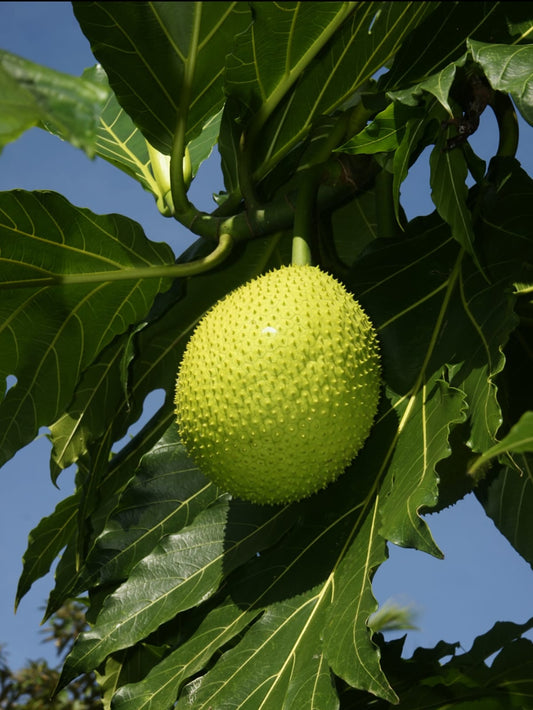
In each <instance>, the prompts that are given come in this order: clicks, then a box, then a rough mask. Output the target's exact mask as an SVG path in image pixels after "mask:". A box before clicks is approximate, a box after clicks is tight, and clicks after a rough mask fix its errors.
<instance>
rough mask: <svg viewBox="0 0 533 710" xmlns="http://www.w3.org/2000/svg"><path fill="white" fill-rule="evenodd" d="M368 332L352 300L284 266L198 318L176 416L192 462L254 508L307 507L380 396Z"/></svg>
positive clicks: (337, 469)
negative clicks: (303, 500)
mask: <svg viewBox="0 0 533 710" xmlns="http://www.w3.org/2000/svg"><path fill="white" fill-rule="evenodd" d="M379 390H380V362H379V352H378V344H377V338H376V333H375V331H374V328H373V326H372V324H371V323H370V321H369V319H368V317H367V316H366V314H365V313H364V312H363V310H362V309H361V307H360V306H359V304H358V303H357V301H355V299H354V298H353V297H352V296H351V295H350V294H349V293H348V292H347V291H346V290H345V288H344V287H343V286H342V285H341V284H340V283H339V282H338V281H336V280H335V279H334V278H333V277H331V276H329V275H328V274H326V273H324V272H323V271H321V270H320V269H319V268H318V267H313V266H286V267H282V268H280V269H277V270H275V271H270V272H269V273H267V274H265V275H263V276H260V277H259V278H257V279H255V280H253V281H250V282H249V283H247V284H245V285H244V286H241V287H240V288H238V289H236V290H235V291H233V292H232V293H230V294H229V295H228V296H226V297H225V298H224V299H222V300H221V301H219V302H218V303H216V304H215V306H214V307H213V308H212V309H211V310H210V311H209V312H208V313H207V314H206V315H205V316H204V318H203V319H202V320H201V321H200V323H199V324H198V326H197V328H196V330H195V331H194V333H193V335H192V337H191V339H190V341H189V343H188V345H187V348H186V351H185V354H184V356H183V360H182V363H181V366H180V370H179V373H178V379H177V386H176V399H175V402H176V414H177V421H178V427H179V431H180V436H181V439H182V441H183V443H184V445H185V448H186V449H187V451H188V453H189V455H190V456H191V457H192V459H193V460H194V461H195V463H196V464H197V465H198V467H199V468H200V469H201V470H202V471H203V473H204V474H205V475H206V476H208V477H209V478H210V479H211V480H212V481H213V482H215V483H216V484H217V485H219V486H221V487H222V488H224V489H225V490H226V491H228V492H230V493H232V494H233V495H235V496H237V497H239V498H243V499H247V500H251V501H254V502H256V503H284V502H289V501H294V500H299V499H300V498H304V497H306V496H308V495H310V494H311V493H314V492H315V491H317V490H319V489H320V488H323V487H324V486H326V485H327V484H328V483H330V482H331V481H333V480H334V479H336V478H337V477H338V476H339V475H340V474H341V473H342V472H343V471H344V469H345V467H346V466H347V465H348V464H349V463H350V461H351V460H352V459H353V458H354V456H355V455H356V454H357V452H358V451H359V449H360V448H361V446H362V445H363V443H364V441H365V439H366V438H367V436H368V434H369V431H370V428H371V426H372V422H373V419H374V416H375V414H376V409H377V405H378V399H379Z"/></svg>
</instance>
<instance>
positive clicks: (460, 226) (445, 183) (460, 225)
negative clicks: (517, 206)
mask: <svg viewBox="0 0 533 710" xmlns="http://www.w3.org/2000/svg"><path fill="white" fill-rule="evenodd" d="M429 164H430V167H431V197H432V199H433V202H434V204H435V207H436V208H437V211H438V213H439V214H440V216H441V217H442V218H443V219H444V221H445V222H447V223H448V224H449V225H450V228H451V230H452V235H453V237H454V239H457V241H458V242H459V244H461V246H462V247H464V248H465V249H466V251H467V252H468V253H469V254H473V253H474V245H473V242H474V228H473V225H472V215H471V213H470V210H469V209H468V208H467V204H466V200H467V197H468V188H467V186H466V177H467V174H468V169H467V166H466V161H465V158H464V155H463V153H462V152H461V151H460V150H450V151H444V150H442V146H441V145H439V144H437V145H436V146H435V148H434V149H433V150H432V151H431V156H430V159H429Z"/></svg>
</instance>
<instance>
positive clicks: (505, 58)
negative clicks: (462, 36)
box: [468, 39, 533, 125]
mask: <svg viewBox="0 0 533 710" xmlns="http://www.w3.org/2000/svg"><path fill="white" fill-rule="evenodd" d="M468 48H469V50H470V51H471V52H472V56H473V58H474V60H475V61H476V62H478V63H479V64H480V65H481V66H482V67H483V71H484V72H485V74H486V76H487V79H488V80H489V82H490V84H491V86H492V88H493V89H498V90H499V91H504V92H507V93H509V94H511V96H512V97H513V100H514V102H515V103H516V106H517V108H518V110H519V111H520V113H521V114H522V116H523V117H524V118H525V119H526V121H527V122H528V123H529V124H531V125H533V78H532V77H531V63H532V62H533V47H531V45H518V46H514V47H513V46H508V45H505V44H492V43H491V44H488V43H485V42H476V41H475V40H473V39H469V40H468Z"/></svg>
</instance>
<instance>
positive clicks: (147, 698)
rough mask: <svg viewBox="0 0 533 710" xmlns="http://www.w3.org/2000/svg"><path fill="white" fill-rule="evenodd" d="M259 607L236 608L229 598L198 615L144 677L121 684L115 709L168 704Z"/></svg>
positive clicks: (138, 709)
mask: <svg viewBox="0 0 533 710" xmlns="http://www.w3.org/2000/svg"><path fill="white" fill-rule="evenodd" d="M260 613H261V612H260V611H259V610H245V609H240V608H239V607H238V606H237V605H236V604H234V603H233V602H232V601H231V600H230V599H226V600H224V601H223V602H222V603H220V604H219V605H218V606H216V607H215V608H214V609H212V610H211V611H210V612H209V613H208V614H206V616H205V618H202V616H201V615H199V614H198V613H196V614H195V613H194V612H193V614H195V616H194V618H193V620H195V621H197V619H196V617H198V616H200V622H199V625H198V622H197V624H196V625H197V627H198V628H197V631H196V633H195V634H193V635H192V636H191V638H190V639H188V640H186V641H185V642H184V643H183V644H181V645H180V646H178V647H177V648H176V649H175V650H173V651H172V652H171V653H170V654H169V655H168V656H167V657H166V658H165V659H164V660H162V661H161V662H160V663H159V664H158V665H157V666H155V668H154V669H153V670H151V671H150V672H149V673H148V674H147V676H146V678H145V679H143V680H142V681H141V682H139V683H136V684H135V685H126V686H125V687H123V688H121V689H120V690H119V691H118V693H117V694H116V695H115V697H114V700H113V708H114V709H115V710H149V709H151V708H170V707H172V705H173V703H174V701H175V700H176V698H177V695H178V691H179V689H180V688H181V686H182V685H183V684H184V682H185V681H186V680H188V679H189V678H191V677H192V676H193V675H194V674H195V673H197V672H199V671H201V670H202V669H203V668H204V666H205V665H206V664H207V663H209V661H210V660H211V658H212V657H213V656H214V655H215V653H216V652H217V651H218V650H219V649H220V648H222V647H224V645H225V644H227V643H228V642H230V641H231V640H232V639H234V638H235V637H236V636H237V635H238V634H239V633H241V632H242V631H243V629H244V628H245V627H246V626H248V625H249V624H251V623H252V622H253V621H254V619H255V618H256V617H257V616H259V615H260Z"/></svg>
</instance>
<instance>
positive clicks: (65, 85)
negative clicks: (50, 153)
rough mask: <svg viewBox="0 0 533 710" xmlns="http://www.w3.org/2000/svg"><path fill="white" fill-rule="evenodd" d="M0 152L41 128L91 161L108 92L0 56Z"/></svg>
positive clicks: (1, 53) (5, 54) (94, 84)
mask: <svg viewBox="0 0 533 710" xmlns="http://www.w3.org/2000/svg"><path fill="white" fill-rule="evenodd" d="M0 86H1V92H2V112H1V116H0V150H1V149H2V148H3V146H4V145H6V143H8V142H10V141H12V140H15V139H16V138H18V136H19V135H20V134H21V133H23V132H24V131H25V130H27V129H28V128H31V127H32V126H40V127H41V128H45V129H46V130H47V131H49V132H50V133H54V134H56V135H57V136H59V137H60V138H62V139H63V140H66V141H69V142H70V143H72V144H73V145H74V146H76V147H77V148H82V149H83V150H84V151H85V152H86V153H87V154H88V155H89V156H90V157H93V156H94V155H95V152H96V149H95V143H96V131H97V125H98V117H99V115H100V113H101V111H102V108H103V106H104V104H105V102H106V100H107V97H108V94H109V89H108V88H107V87H105V86H102V85H101V84H100V83H98V82H93V81H89V80H88V79H85V78H78V77H74V76H69V75H68V74H63V73H61V72H58V71H54V70H53V69H49V68H48V67H44V66H41V65H40V64H35V63H34V62H30V61H29V60H27V59H23V58H21V57H17V56H16V55H14V54H10V53H9V52H6V51H5V50H0Z"/></svg>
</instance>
